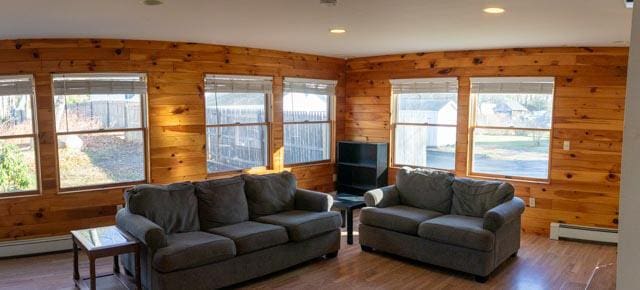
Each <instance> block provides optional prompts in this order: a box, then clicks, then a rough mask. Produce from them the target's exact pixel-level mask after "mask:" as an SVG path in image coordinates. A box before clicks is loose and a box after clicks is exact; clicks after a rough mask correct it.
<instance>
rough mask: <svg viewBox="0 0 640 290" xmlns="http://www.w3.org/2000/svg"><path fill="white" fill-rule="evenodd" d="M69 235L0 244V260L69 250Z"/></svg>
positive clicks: (70, 245)
mask: <svg viewBox="0 0 640 290" xmlns="http://www.w3.org/2000/svg"><path fill="white" fill-rule="evenodd" d="M72 247H73V246H72V243H71V235H64V236H55V237H46V238H36V239H28V240H15V241H5V242H0V258H6V257H15V256H25V255H34V254H41V253H49V252H57V251H64V250H70V249H71V248H72Z"/></svg>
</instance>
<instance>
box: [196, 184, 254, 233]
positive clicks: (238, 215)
mask: <svg viewBox="0 0 640 290" xmlns="http://www.w3.org/2000/svg"><path fill="white" fill-rule="evenodd" d="M194 185H195V187H196V196H197V197H198V216H199V217H200V228H202V229H210V228H214V227H219V226H224V225H231V224H237V223H241V222H244V221H247V220H249V208H248V206H247V197H246V196H245V194H244V179H242V177H240V176H236V177H231V178H225V179H216V180H207V181H202V182H196V183H194Z"/></svg>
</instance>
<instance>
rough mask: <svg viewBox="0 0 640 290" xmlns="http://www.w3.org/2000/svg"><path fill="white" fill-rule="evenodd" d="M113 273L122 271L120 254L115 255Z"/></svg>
mask: <svg viewBox="0 0 640 290" xmlns="http://www.w3.org/2000/svg"><path fill="white" fill-rule="evenodd" d="M113 273H114V274H117V273H120V261H119V260H118V255H115V256H113Z"/></svg>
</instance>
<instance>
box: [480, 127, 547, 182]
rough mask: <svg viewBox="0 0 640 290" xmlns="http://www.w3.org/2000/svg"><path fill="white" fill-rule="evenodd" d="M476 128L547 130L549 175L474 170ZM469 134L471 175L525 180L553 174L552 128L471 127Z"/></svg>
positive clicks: (545, 179) (535, 179)
mask: <svg viewBox="0 0 640 290" xmlns="http://www.w3.org/2000/svg"><path fill="white" fill-rule="evenodd" d="M476 129H490V130H505V131H530V132H546V133H548V135H549V146H548V147H549V148H548V152H547V162H546V163H547V176H546V177H545V178H537V177H531V176H520V175H517V174H511V175H505V174H499V173H492V172H479V171H475V170H474V158H475V156H476V153H475V150H474V149H475V148H474V147H475V136H476ZM469 136H470V140H469V142H470V143H469V146H470V151H469V153H468V154H469V159H468V160H469V168H468V170H469V175H470V176H486V177H492V178H501V179H510V180H523V181H548V180H549V178H550V176H551V148H552V147H551V146H552V143H553V134H552V130H551V129H537V128H533V129H528V128H512V127H480V126H478V127H472V128H470V132H469Z"/></svg>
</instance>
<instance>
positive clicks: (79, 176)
mask: <svg viewBox="0 0 640 290" xmlns="http://www.w3.org/2000/svg"><path fill="white" fill-rule="evenodd" d="M53 86H54V89H55V92H56V95H55V96H54V101H55V102H54V106H55V121H56V129H57V145H58V166H59V177H60V185H59V186H60V188H61V189H74V188H85V187H95V186H104V185H111V184H128V183H135V182H142V181H144V180H146V161H145V158H146V150H145V148H146V142H145V138H146V137H145V133H146V132H145V122H144V112H145V111H144V110H145V108H144V104H145V102H144V98H145V97H146V76H145V75H144V74H64V75H54V76H53Z"/></svg>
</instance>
